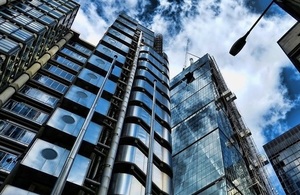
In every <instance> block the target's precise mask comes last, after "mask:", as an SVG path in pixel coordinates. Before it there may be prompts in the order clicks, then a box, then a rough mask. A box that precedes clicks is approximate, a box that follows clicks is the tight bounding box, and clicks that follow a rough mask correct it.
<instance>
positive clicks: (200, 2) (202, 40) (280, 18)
mask: <svg viewBox="0 0 300 195" xmlns="http://www.w3.org/2000/svg"><path fill="white" fill-rule="evenodd" d="M77 1H78V2H79V3H80V4H81V9H80V10H79V12H78V14H77V17H76V19H75V23H74V25H73V27H72V28H73V29H75V30H76V31H78V32H80V33H81V38H82V39H84V40H87V41H88V42H90V43H92V44H94V45H96V44H97V43H98V41H99V39H100V38H101V37H102V36H103V34H104V33H105V31H106V30H107V28H108V27H109V26H110V25H111V24H112V23H113V21H114V20H115V19H116V17H117V15H118V14H119V13H120V12H121V11H125V12H126V13H127V14H128V15H129V16H131V17H133V18H135V19H137V20H138V21H139V22H140V23H142V24H143V25H144V26H146V27H148V28H150V29H152V30H153V31H154V32H156V33H161V34H162V35H163V36H164V51H165V52H166V53H167V54H168V56H169V62H170V71H171V73H170V74H171V75H170V76H171V77H174V76H175V75H176V74H178V73H179V72H180V71H181V70H182V68H183V66H184V65H185V64H186V65H188V62H185V61H184V60H185V59H186V53H185V48H186V44H187V40H188V39H189V40H190V44H189V53H192V54H193V55H196V56H199V57H202V56H203V55H205V54H206V53H209V54H210V55H212V56H214V57H215V59H216V62H217V64H218V66H219V68H220V70H221V73H222V74H223V77H224V79H225V81H226V83H227V85H228V86H229V88H230V89H231V90H232V92H234V93H235V94H236V96H237V100H236V104H237V106H238V108H239V111H240V113H241V115H242V117H243V119H244V121H245V123H246V125H247V127H248V128H249V129H250V130H251V131H252V135H253V137H254V138H255V143H256V145H257V147H258V150H259V151H260V152H261V153H264V151H263V148H262V145H264V144H265V143H266V142H267V141H269V140H270V139H272V138H274V137H276V136H278V135H279V134H281V133H283V132H285V131H286V130H288V129H290V128H292V127H293V126H295V125H297V124H298V123H300V117H298V116H299V114H300V109H299V107H300V104H299V98H298V97H300V96H299V94H300V89H299V87H298V86H299V82H300V76H299V73H298V71H296V69H295V68H294V67H293V65H292V64H291V63H290V61H289V59H288V58H287V57H286V55H285V54H284V52H283V51H282V50H281V48H280V47H279V46H278V44H277V41H278V40H279V39H280V38H281V37H282V36H283V35H284V34H285V32H286V31H287V30H288V29H289V28H291V27H292V26H293V25H294V23H295V22H296V21H295V20H294V19H293V18H292V17H290V16H289V15H287V14H286V13H285V12H284V11H282V10H281V9H280V8H279V7H278V6H276V5H273V6H272V7H271V9H270V10H269V11H268V12H267V14H266V16H265V17H263V18H262V20H261V21H260V22H259V24H258V25H257V26H256V27H255V28H254V29H253V31H252V32H251V34H250V35H249V36H248V38H247V44H246V46H245V47H244V49H243V50H242V51H241V52H240V53H239V54H238V55H237V56H236V57H233V56H231V55H230V54H229V53H228V51H229V49H230V47H231V45H232V44H233V43H234V42H235V41H236V40H237V39H238V38H239V37H241V36H242V35H244V34H245V32H247V31H248V29H249V28H250V27H251V26H252V24H253V23H254V22H255V21H256V19H257V18H258V17H259V15H260V13H261V12H262V11H263V10H264V8H265V7H266V6H267V5H268V4H269V3H270V0H235V1H232V0H210V1H206V0H175V1H170V0H161V1H158V0H127V1H126V2H125V1H121V0H116V1H112V0H105V1H104V0H91V1H85V0H77ZM190 57H193V56H191V55H189V54H188V55H187V59H189V58H190ZM268 169H269V171H270V172H271V173H272V175H274V172H273V171H272V169H271V168H270V167H268ZM273 178H274V177H273ZM273 180H274V179H273ZM275 180H276V179H275ZM274 184H275V185H278V182H276V181H274ZM276 189H278V194H283V192H282V189H280V188H279V187H276Z"/></svg>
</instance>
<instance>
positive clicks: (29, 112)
mask: <svg viewBox="0 0 300 195" xmlns="http://www.w3.org/2000/svg"><path fill="white" fill-rule="evenodd" d="M3 109H5V110H7V111H9V112H11V113H13V114H16V115H18V116H21V117H23V118H26V119H28V120H30V121H33V122H36V123H39V124H42V123H44V122H45V121H46V119H47V118H48V114H46V113H44V112H42V111H40V110H38V109H36V108H34V107H32V106H29V105H27V104H25V103H23V102H17V101H15V100H12V99H10V100H8V102H7V103H6V104H5V105H4V106H3Z"/></svg>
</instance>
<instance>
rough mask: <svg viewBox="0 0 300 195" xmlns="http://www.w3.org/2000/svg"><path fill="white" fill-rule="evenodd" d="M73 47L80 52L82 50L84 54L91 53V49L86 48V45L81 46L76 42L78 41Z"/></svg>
mask: <svg viewBox="0 0 300 195" xmlns="http://www.w3.org/2000/svg"><path fill="white" fill-rule="evenodd" d="M74 47H75V48H76V49H77V50H78V51H80V52H82V53H84V54H87V55H91V54H92V51H91V50H89V49H87V48H86V47H83V46H82V45H80V44H78V43H74Z"/></svg>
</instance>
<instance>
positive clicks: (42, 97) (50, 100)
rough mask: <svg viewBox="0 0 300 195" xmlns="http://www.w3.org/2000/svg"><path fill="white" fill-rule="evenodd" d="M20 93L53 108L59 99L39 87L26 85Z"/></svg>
mask: <svg viewBox="0 0 300 195" xmlns="http://www.w3.org/2000/svg"><path fill="white" fill-rule="evenodd" d="M20 93H22V94H23V95H25V96H27V97H30V98H31V99H34V100H35V101H39V102H41V103H43V104H46V105H48V106H50V107H52V108H54V106H55V105H56V103H57V102H58V100H59V99H58V98H56V97H53V96H51V95H49V94H47V93H45V92H43V91H41V90H39V89H36V88H33V87H29V86H27V85H26V86H24V87H23V88H22V89H21V90H20Z"/></svg>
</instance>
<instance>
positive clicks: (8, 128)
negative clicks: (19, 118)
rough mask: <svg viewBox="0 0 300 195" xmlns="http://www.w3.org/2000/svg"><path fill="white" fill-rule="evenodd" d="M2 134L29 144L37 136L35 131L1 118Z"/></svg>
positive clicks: (0, 131) (0, 133) (0, 129)
mask: <svg viewBox="0 0 300 195" xmlns="http://www.w3.org/2000/svg"><path fill="white" fill-rule="evenodd" d="M0 136H2V137H5V138H7V139H10V140H14V141H17V142H19V143H21V144H24V145H28V144H30V142H31V141H32V140H33V138H34V137H35V133H33V132H31V131H29V130H27V129H25V128H23V127H20V126H17V125H15V124H12V123H9V122H7V121H3V120H0Z"/></svg>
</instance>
